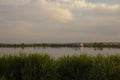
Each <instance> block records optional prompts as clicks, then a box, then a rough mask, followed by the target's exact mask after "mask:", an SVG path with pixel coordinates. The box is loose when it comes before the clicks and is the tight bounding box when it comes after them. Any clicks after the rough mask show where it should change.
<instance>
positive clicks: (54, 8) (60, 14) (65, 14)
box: [35, 0, 74, 22]
mask: <svg viewBox="0 0 120 80" xmlns="http://www.w3.org/2000/svg"><path fill="white" fill-rule="evenodd" d="M35 5H36V6H37V7H38V8H40V9H42V10H44V11H45V12H47V13H49V14H50V16H49V17H50V18H52V19H55V20H58V21H60V22H69V21H72V20H73V18H74V17H73V14H72V12H71V11H70V10H69V9H67V8H63V7H60V6H58V5H55V4H54V3H52V2H48V1H47V0H38V1H37V2H36V4H35Z"/></svg>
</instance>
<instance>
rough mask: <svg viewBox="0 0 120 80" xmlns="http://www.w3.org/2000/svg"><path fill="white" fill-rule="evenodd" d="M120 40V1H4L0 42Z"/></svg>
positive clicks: (0, 8) (0, 9)
mask: <svg viewBox="0 0 120 80" xmlns="http://www.w3.org/2000/svg"><path fill="white" fill-rule="evenodd" d="M119 41H120V0H0V43H44V42H45V43H63V42H119Z"/></svg>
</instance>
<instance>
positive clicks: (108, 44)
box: [0, 42, 120, 48]
mask: <svg viewBox="0 0 120 80" xmlns="http://www.w3.org/2000/svg"><path fill="white" fill-rule="evenodd" d="M81 44H83V45H82V46H81ZM0 47H8V48H9V47H101V48H105V47H107V48H120V43H118V42H92V43H87V42H86V43H80V42H78V43H31V44H26V43H20V44H8V43H0Z"/></svg>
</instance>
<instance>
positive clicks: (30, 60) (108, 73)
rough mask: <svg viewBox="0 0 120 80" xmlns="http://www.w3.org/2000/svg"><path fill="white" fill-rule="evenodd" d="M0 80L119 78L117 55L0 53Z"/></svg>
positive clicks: (119, 62)
mask: <svg viewBox="0 0 120 80" xmlns="http://www.w3.org/2000/svg"><path fill="white" fill-rule="evenodd" d="M0 80H120V55H112V56H107V57H105V56H101V55H98V56H96V57H93V56H88V55H79V56H66V57H61V58H59V59H57V60H56V59H53V58H51V57H50V56H48V55H41V54H29V55H25V53H24V54H19V55H8V56H1V57H0Z"/></svg>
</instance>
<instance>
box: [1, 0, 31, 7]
mask: <svg viewBox="0 0 120 80" xmlns="http://www.w3.org/2000/svg"><path fill="white" fill-rule="evenodd" d="M29 2H30V0H0V5H12V6H13V5H17V6H18V5H25V4H27V3H29Z"/></svg>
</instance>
